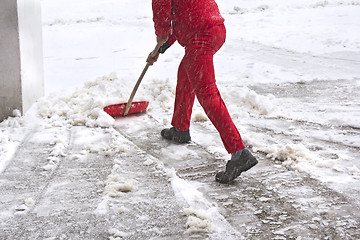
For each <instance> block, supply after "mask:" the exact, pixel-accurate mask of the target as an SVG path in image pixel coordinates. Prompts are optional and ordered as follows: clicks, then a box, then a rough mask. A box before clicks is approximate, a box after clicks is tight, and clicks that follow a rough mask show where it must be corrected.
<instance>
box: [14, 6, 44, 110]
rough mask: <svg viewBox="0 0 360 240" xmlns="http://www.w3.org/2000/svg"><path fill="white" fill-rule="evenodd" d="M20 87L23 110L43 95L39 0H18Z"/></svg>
mask: <svg viewBox="0 0 360 240" xmlns="http://www.w3.org/2000/svg"><path fill="white" fill-rule="evenodd" d="M17 3H18V19H19V39H20V53H21V54H20V60H21V80H22V81H21V87H22V102H23V111H24V112H25V111H26V110H28V109H29V108H30V106H31V105H32V104H33V103H34V102H35V101H36V100H37V99H38V98H40V97H41V96H43V95H44V74H43V46H42V30H41V27H42V25H41V8H40V0H18V1H17Z"/></svg>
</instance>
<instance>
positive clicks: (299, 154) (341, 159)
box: [0, 0, 360, 239]
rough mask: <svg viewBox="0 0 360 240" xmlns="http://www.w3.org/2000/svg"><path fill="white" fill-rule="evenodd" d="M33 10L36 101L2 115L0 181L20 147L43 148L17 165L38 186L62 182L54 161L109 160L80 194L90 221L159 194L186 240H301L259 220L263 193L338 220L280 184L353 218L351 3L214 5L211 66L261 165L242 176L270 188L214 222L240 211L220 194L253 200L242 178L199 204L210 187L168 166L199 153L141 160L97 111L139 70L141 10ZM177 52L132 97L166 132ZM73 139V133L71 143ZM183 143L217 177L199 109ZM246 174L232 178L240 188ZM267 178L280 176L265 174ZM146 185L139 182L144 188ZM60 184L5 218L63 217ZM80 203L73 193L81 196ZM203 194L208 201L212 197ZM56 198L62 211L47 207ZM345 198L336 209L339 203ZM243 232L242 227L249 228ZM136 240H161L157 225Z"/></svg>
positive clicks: (145, 33)
mask: <svg viewBox="0 0 360 240" xmlns="http://www.w3.org/2000/svg"><path fill="white" fill-rule="evenodd" d="M41 3H42V21H43V38H44V67H45V90H46V96H45V97H43V98H42V99H40V100H39V101H38V102H37V103H36V104H34V105H33V106H32V108H31V109H30V110H29V111H28V112H27V113H26V114H25V115H24V116H21V113H20V111H18V110H14V113H13V117H9V118H8V119H6V120H4V121H2V122H1V123H0V175H2V174H5V173H6V171H7V169H8V168H9V166H11V164H12V163H14V162H16V161H17V160H18V159H20V158H21V157H22V155H21V154H20V153H19V152H21V150H23V149H25V146H26V144H27V141H28V140H29V141H32V142H33V143H34V144H43V145H46V149H45V150H44V151H45V152H46V155H47V157H46V158H45V159H41V160H40V158H37V157H35V156H33V155H31V158H30V159H27V162H30V163H36V162H37V161H39V166H40V167H39V168H41V169H42V172H41V175H43V176H53V175H52V174H55V175H56V173H57V172H58V171H63V169H62V168H63V167H64V161H65V160H66V159H69V160H70V163H73V164H75V163H76V164H78V165H79V166H80V165H81V166H82V165H84V164H85V165H86V164H87V163H88V164H90V165H89V166H92V165H94V164H95V163H99V161H104V159H107V160H108V159H111V161H110V162H108V165H106V170H107V172H106V173H102V174H103V175H105V178H104V179H97V180H96V181H95V183H93V182H92V183H91V184H89V185H85V187H86V186H87V187H88V188H92V187H94V188H96V189H92V190H91V191H95V192H97V194H95V195H99V196H100V197H99V199H97V200H96V201H95V200H94V203H92V204H93V205H92V206H94V207H95V209H93V211H92V213H94V214H95V215H97V216H98V217H100V218H106V217H108V216H111V217H112V218H115V219H117V218H119V215H120V216H124V218H125V216H126V217H134V215H136V214H137V213H138V212H136V211H137V210H139V209H141V207H140V206H139V205H141V204H142V205H144V206H147V205H151V204H155V205H156V204H160V203H161V204H162V201H161V200H159V199H158V198H156V196H153V199H151V198H149V199H148V197H147V196H148V195H149V194H150V193H149V191H151V190H153V189H156V190H157V191H158V189H161V188H163V189H162V190H164V191H165V190H166V189H167V188H168V189H170V190H169V191H172V192H173V195H174V196H173V197H172V196H171V195H170V194H168V195H166V197H167V198H166V199H167V200H169V199H170V200H169V201H171V203H172V204H173V205H176V206H178V207H179V212H177V213H178V214H179V215H178V218H177V219H176V221H175V222H178V221H180V222H181V223H180V224H179V225H178V226H181V227H180V230H178V232H177V234H180V235H181V236H185V237H184V238H186V237H189V238H190V237H191V236H195V237H196V236H197V235H198V234H206V236H208V237H210V239H221V236H227V237H228V239H231V237H234V236H237V237H239V238H242V237H243V235H246V234H248V235H246V236H247V237H248V238H251V237H254V236H256V237H259V235H256V234H260V233H259V231H260V230H259V229H261V228H259V226H260V225H261V224H265V225H266V224H270V225H271V226H279V227H277V228H273V230H272V234H274V235H272V236H273V238H274V239H286V237H289V235H288V234H289V232H290V233H293V234H294V235H293V237H294V238H297V239H307V236H303V235H296V234H297V233H299V232H297V230H296V229H297V227H299V226H298V225H296V224H299V225H301V224H300V223H299V222H297V223H294V224H293V225H286V223H287V219H288V218H290V217H289V216H291V213H281V212H280V213H276V211H274V212H273V213H272V214H273V215H271V214H270V215H271V216H266V214H268V209H267V208H266V206H267V205H266V204H272V203H271V202H273V201H275V200H274V199H272V198H270V197H268V196H267V195H266V194H265V193H266V191H278V192H277V196H278V197H279V198H278V199H277V200H278V201H282V200H283V199H284V198H290V199H291V200H289V201H293V202H290V203H286V204H290V205H291V206H292V207H293V208H296V209H302V210H303V211H311V210H309V208H310V206H312V205H314V206H315V205H316V206H317V207H318V208H317V211H324V212H325V213H329V212H333V211H334V212H336V211H335V210H334V209H333V208H332V204H335V203H329V204H328V205H326V204H327V202H326V199H325V198H324V197H323V196H321V197H319V198H316V196H314V195H316V194H317V193H316V192H315V190H313V189H308V186H307V185H306V184H308V182H310V183H309V184H312V183H313V182H312V181H314V180H311V181H310V180H308V179H307V178H306V177H304V179H305V180H304V181H305V182H306V184H305V185H306V186H303V185H304V182H301V181H302V180H298V179H296V178H295V179H294V178H292V177H291V176H293V174H297V173H298V172H300V173H301V174H308V176H311V178H314V179H316V180H317V181H319V182H320V183H321V184H324V185H325V186H326V189H331V191H334V192H331V194H332V195H333V196H334V198H339V199H340V197H338V195H341V196H343V198H345V199H351V201H353V204H354V206H356V207H359V206H360V202H359V200H358V194H359V193H360V189H359V186H360V184H359V181H360V170H359V168H360V165H359V161H357V160H358V158H359V148H360V141H359V127H360V125H359V124H360V113H359V106H360V102H359V98H358V96H357V95H358V94H357V93H358V91H360V78H359V76H360V70H359V69H360V68H359V62H360V51H359V49H360V15H359V14H358V13H359V8H360V1H355V0H327V1H312V0H303V1H294V0H288V1H280V0H268V1H259V0H255V1H245V0H229V1H218V5H219V7H220V10H221V13H222V15H223V16H224V17H225V19H226V22H225V24H226V27H227V40H226V43H225V44H224V46H223V48H222V49H221V50H220V51H219V52H218V53H217V55H216V57H215V70H216V76H217V83H218V87H219V89H220V92H221V94H222V96H223V98H224V101H225V103H226V105H227V107H228V110H229V112H230V114H231V116H232V118H233V120H234V122H235V124H236V126H237V127H238V128H239V131H240V133H241V135H242V137H243V140H244V142H245V143H246V145H247V146H248V147H249V148H251V150H252V151H253V152H254V153H255V154H256V155H257V156H260V158H263V159H260V160H261V161H260V162H261V163H260V164H265V166H268V167H269V166H271V167H269V170H268V171H266V167H265V166H263V167H262V166H259V167H258V169H259V170H256V169H255V170H253V174H255V177H254V178H259V179H262V178H264V179H266V180H264V181H274V182H275V183H274V182H272V184H270V185H268V189H266V191H265V190H264V189H262V190H261V191H265V193H264V195H257V194H254V196H257V201H258V202H260V207H259V206H257V205H252V204H250V203H248V205H247V204H246V201H249V202H251V200H249V199H246V197H245V199H243V200H244V201H245V203H243V205H242V206H240V208H243V209H245V210H244V211H245V212H242V214H243V215H236V214H235V215H234V216H233V215H232V214H231V213H230V214H229V213H226V211H225V210H224V209H226V207H225V206H227V207H229V208H230V209H232V210H233V211H234V212H236V211H238V210H237V207H233V206H234V203H233V202H234V201H236V200H234V199H229V200H228V201H227V198H228V196H243V195H245V196H246V193H252V192H257V191H260V190H259V189H260V187H259V186H256V187H254V186H252V185H246V184H247V183H246V180H243V182H241V184H239V185H236V188H237V189H235V190H234V189H233V186H228V187H229V188H230V189H231V191H230V190H229V191H225V193H223V194H220V195H218V193H211V190H210V189H211V187H210V185H209V183H206V182H199V181H197V180H187V179H183V178H182V177H181V176H180V175H181V174H179V173H178V172H177V169H176V166H177V165H176V163H178V164H179V166H180V165H181V162H182V161H183V160H184V159H186V158H191V159H194V161H197V160H198V159H201V158H202V155H201V154H199V153H198V152H196V151H193V150H192V149H190V148H188V147H186V146H182V145H168V146H167V147H166V148H161V149H159V150H156V151H157V152H156V154H158V155H161V156H168V159H166V160H164V159H158V158H156V154H155V155H151V156H150V155H149V154H148V153H146V151H145V152H144V151H143V150H141V149H139V148H138V147H136V146H135V145H136V144H135V143H133V142H132V141H131V140H129V139H128V138H126V136H123V135H122V134H121V133H119V132H118V131H117V130H116V126H117V124H121V123H119V121H122V120H119V119H114V118H112V117H110V116H109V115H107V114H106V113H105V112H104V111H103V110H102V109H103V107H104V106H106V105H109V104H115V103H121V102H127V100H128V97H129V95H130V93H131V91H132V88H133V86H134V84H135V82H136V80H137V78H138V77H139V75H140V73H141V71H142V70H143V68H144V66H145V59H146V57H147V55H148V53H149V52H150V51H151V50H152V49H153V47H154V46H155V37H154V30H153V23H152V13H151V4H150V2H149V1H144V0H122V1H115V0H106V1H103V0H101V1H100V0H91V1H89V0H77V1H70V0H62V1H59V0H42V2H41ZM182 54H183V49H182V48H181V47H180V46H179V45H178V44H176V45H174V46H172V47H171V48H170V49H169V50H168V51H167V52H166V53H165V54H164V55H161V56H160V58H159V61H158V62H157V63H156V64H155V65H154V66H151V67H150V68H149V70H148V72H147V73H146V75H145V78H144V80H143V82H142V83H141V85H140V88H139V90H138V92H137V94H136V96H135V99H136V100H138V101H141V100H147V101H149V102H150V105H149V108H148V114H149V115H151V116H152V118H154V119H156V121H157V122H158V123H159V124H162V125H164V126H169V125H170V122H171V117H172V109H173V103H174V97H175V86H176V71H177V66H178V64H179V63H180V61H181V57H182ZM138 118H141V117H140V116H139V117H138ZM126 121H132V125H131V129H128V133H134V134H137V136H139V137H141V138H144V139H147V138H148V137H149V136H148V135H147V132H143V129H144V126H141V125H139V122H137V121H136V120H125V119H124V120H123V122H124V123H125V122H126ZM76 127H81V131H80V130H76V129H77V128H76ZM85 127H86V128H85ZM69 132H72V133H69ZM191 137H192V140H193V141H195V142H196V143H198V144H199V145H201V146H202V148H203V149H205V150H206V151H207V152H209V153H211V154H212V155H213V156H216V158H218V159H219V160H220V161H219V164H222V165H221V166H222V167H223V166H224V163H225V161H226V160H227V159H228V158H229V155H228V154H227V152H226V151H225V150H224V148H223V146H222V143H221V140H220V138H219V136H218V134H217V132H216V130H215V129H214V127H213V126H212V124H211V122H210V121H209V120H208V118H207V116H206V115H205V113H204V112H203V110H202V108H201V106H200V105H199V103H198V102H196V103H195V105H194V109H193V115H192V126H191ZM36 146H37V145H36ZM39 151H40V149H39ZM154 151H155V150H154ZM39 154H43V152H42V153H39ZM261 156H262V157H261ZM94 159H96V160H94ZM138 160H140V162H139V165H137V166H136V171H135V170H134V171H133V172H132V171H131V169H132V167H133V166H132V165H131V164H138V163H137V161H138ZM129 161H130V162H129ZM94 162H95V163H94ZM70 163H68V164H70ZM129 164H130V165H129ZM172 164H175V165H172ZM187 167H191V166H187ZM264 169H265V170H264ZM72 171H73V172H72ZM81 171H82V168H79V169H78V168H76V167H74V169H68V171H66V172H68V174H70V175H69V176H73V175H74V176H77V175H78V174H79V175H81V174H82V172H81ZM99 171H100V170H99ZM251 171H252V170H251ZM251 171H249V173H246V175H245V177H244V179H246V176H251V173H252V172H251ZM276 171H279V175H277V174H275V173H274V175H272V174H273V172H276ZM258 172H260V173H258ZM201 174H206V173H203V172H201V173H200V175H201ZM256 174H259V175H256ZM144 176H147V177H149V176H150V179H149V178H147V180H145V181H144ZM301 176H303V175H301ZM159 177H163V178H165V179H166V181H165V182H166V183H167V185H166V186H164V187H162V186H160V185H159V182H161V181H160V180H158V179H157V178H159ZM46 181H50V180H46ZM58 181H59V182H50V183H48V184H47V187H44V189H45V190H43V191H44V192H43V193H42V195H41V196H42V198H41V199H40V198H38V196H37V195H36V194H30V193H31V192H29V193H28V194H23V195H21V201H20V202H16V206H15V207H14V208H12V209H15V210H14V211H15V213H16V214H22V215H26V214H27V213H28V212H31V211H32V212H34V213H36V214H38V215H39V216H50V215H51V214H53V212H54V211H55V212H56V211H60V210H61V209H65V208H66V207H67V205H66V204H65V203H64V202H66V200H68V199H67V198H66V196H67V195H68V194H69V193H70V191H71V190H67V189H68V188H69V187H70V186H72V184H71V181H70V180H66V179H58ZM147 181H149V182H147ZM239 181H241V180H239ZM284 181H285V182H289V186H288V187H289V189H287V188H286V187H284V186H282V185H281V184H283V183H282V182H284ZM291 181H295V182H291ZM6 182H8V179H4V178H1V181H0V184H5V183H6ZM276 182H279V183H278V184H276ZM161 183H162V184H163V182H161ZM157 184H158V185H157ZM242 184H245V186H246V187H245V188H243V187H242V186H241V185H242ZM263 184H266V182H262V185H263ZM291 184H293V185H291ZM301 184H303V185H301ZM76 186H78V185H74V186H73V187H74V188H75V187H76ZM291 187H292V188H291ZM39 188H40V187H39ZM224 188H226V187H224ZM239 189H240V190H239ZM57 191H59V193H61V191H64V192H63V193H64V194H63V195H64V196H63V195H61V194H60V195H61V197H59V196H58V195H56V194H57ZM82 191H83V192H82V193H83V194H84V195H85V190H82ZM237 191H240V193H239V192H237ZM319 191H320V190H319ZM326 191H328V190H326ZM326 191H325V190H324V192H326ZM329 191H330V190H329ZM75 192H76V191H75ZM165 192H166V191H165ZM335 192H336V193H335ZM80 193H81V190H80ZM244 193H245V194H244ZM237 194H239V195H237ZM337 194H338V195H337ZM65 195H66V196H65ZM209 195H210V196H212V197H213V196H215V197H214V198H215V199H217V200H219V201H215V200H214V199H210V197H209ZM303 195H304V198H300V197H301V196H303ZM56 196H58V197H59V198H60V199H59V201H56V202H55V203H53V202H52V201H53V199H52V198H56ZM289 196H290V197H289ZM19 197H20V196H19ZM239 198H240V197H239ZM292 198H294V199H292ZM343 198H342V200H339V202H338V204H340V203H341V202H342V201H343V202H344V201H345V200H344V199H343ZM9 199H10V198H9ZM81 199H82V200H83V198H80V200H81ZM76 200H79V199H76ZM9 201H10V200H9ZM72 201H74V200H72ZM4 202H5V201H4ZM70 202H71V201H70ZM95 202H96V203H95ZM1 203H2V202H1ZM174 203H176V204H174ZM14 204H15V203H14ZM69 204H70V203H69ZM286 204H285V206H287V205H286ZM321 204H325V206H324V207H322V205H321ZM276 205H282V203H279V204H276ZM4 206H5V205H4ZM73 206H75V207H74V208H76V207H77V205H76V204H74V205H73ZM151 206H152V205H151ZM161 206H162V205H161ZM319 206H320V207H319ZM238 207H239V206H238ZM4 208H5V207H1V211H2V214H3V217H1V218H2V219H3V218H4V219H5V218H6V216H11V214H12V213H11V211H10V210H9V209H7V210H3V209H4ZM164 208H166V207H164ZM139 211H140V210H139ZM339 211H340V210H339ZM307 213H309V212H307ZM112 214H115V215H112ZM139 214H140V215H139V216H138V217H139V219H137V221H139V222H142V221H144V222H146V221H148V220H147V219H148V218H151V216H150V215H147V214H146V213H144V211H140V213H139ZM310 215H311V214H309V216H310ZM114 216H115V217H114ZM257 216H262V218H259V219H260V221H257V220H254V219H256V217H257ZM182 217H184V219H182ZM322 217H323V216H322V215H321V214H320V215H311V218H308V219H307V220H303V221H307V223H306V224H310V225H309V229H312V230H316V229H317V228H318V226H319V225H322V226H324V225H325V224H324V223H327V224H328V222H330V221H329V219H322ZM252 220H253V225H250V226H249V224H250V223H249V222H250V221H252ZM350 220H351V219H350ZM350 220H349V221H350ZM153 221H154V222H156V221H157V220H156V219H154V220H153ZM159 221H160V220H159ZM344 221H345V220H344ZM344 221H342V222H338V224H341V223H344ZM240 223H242V224H240ZM133 224H135V223H133ZM304 224H305V222H304ZM306 224H305V225H306ZM311 224H312V225H311ZM354 224H355V225H356V224H357V222H355V223H354ZM349 226H352V225H351V224H350V225H349ZM239 228H241V229H239ZM102 230H103V231H105V232H106V234H108V236H107V237H108V238H110V239H122V238H127V237H128V236H133V234H135V233H134V232H132V231H133V230H131V228H127V227H125V226H124V225H122V224H120V223H118V224H115V223H114V225H112V226H111V227H109V228H108V229H102ZM144 231H151V232H152V234H156V233H157V234H160V233H161V232H162V230H161V229H160V228H156V227H153V228H151V229H150V230H149V229H147V230H144ZM299 231H300V230H299ZM304 232H306V231H304ZM304 232H301V231H300V233H301V234H304ZM147 233H149V232H147ZM300 233H299V234H300ZM64 234H65V233H64ZM138 234H139V233H138ZM251 234H255V235H251ZM65 236H66V235H65ZM181 236H179V237H181ZM200 236H203V235H200ZM260 236H261V235H260ZM256 237H255V238H256ZM267 237H269V236H266V237H264V238H267ZM337 237H338V236H337ZM181 238H182V237H181ZM234 239H237V238H234ZM269 239H270V238H269Z"/></svg>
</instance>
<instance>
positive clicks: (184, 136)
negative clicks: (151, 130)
mask: <svg viewBox="0 0 360 240" xmlns="http://www.w3.org/2000/svg"><path fill="white" fill-rule="evenodd" d="M161 136H162V137H163V138H165V139H169V140H172V141H174V142H177V143H188V142H190V140H191V138H190V131H189V129H188V130H186V131H180V130H177V129H176V128H174V127H172V128H165V129H163V130H162V131H161Z"/></svg>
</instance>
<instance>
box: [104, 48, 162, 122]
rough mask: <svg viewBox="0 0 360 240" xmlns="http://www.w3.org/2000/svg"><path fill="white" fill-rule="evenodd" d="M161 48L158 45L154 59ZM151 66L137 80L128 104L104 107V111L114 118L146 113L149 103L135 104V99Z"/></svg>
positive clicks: (153, 55) (152, 53) (153, 53)
mask: <svg viewBox="0 0 360 240" xmlns="http://www.w3.org/2000/svg"><path fill="white" fill-rule="evenodd" d="M160 47H161V44H159V43H158V44H157V45H156V47H155V49H154V51H152V52H151V57H152V58H154V57H155V56H156V54H157V53H158V51H159V48H160ZM149 66H150V64H149V63H146V66H145V68H144V70H143V71H142V73H141V75H140V77H139V79H138V80H137V82H136V84H135V86H134V89H133V91H132V93H131V95H130V98H129V100H128V102H127V103H119V104H113V105H109V106H106V107H104V111H105V112H106V113H107V114H109V115H110V116H112V117H114V116H126V115H128V114H132V113H140V112H145V111H146V109H147V107H148V105H149V102H148V101H140V102H133V99H134V96H135V93H136V91H137V89H138V88H139V85H140V83H141V81H142V79H143V78H144V76H145V73H146V71H147V70H148V68H149Z"/></svg>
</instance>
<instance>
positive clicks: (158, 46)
mask: <svg viewBox="0 0 360 240" xmlns="http://www.w3.org/2000/svg"><path fill="white" fill-rule="evenodd" d="M160 47H161V44H159V43H158V44H157V45H156V47H155V49H154V51H152V52H151V57H152V58H154V57H155V56H156V54H157V53H158V51H159V48H160ZM149 66H150V64H149V63H146V65H145V68H144V70H143V71H142V73H141V74H140V77H139V79H138V80H137V82H136V84H135V86H134V89H133V91H132V93H131V95H130V98H129V100H128V102H127V104H126V107H125V112H124V116H126V115H127V114H128V113H129V110H130V107H131V103H132V101H133V99H134V96H135V93H136V91H137V89H138V88H139V86H140V83H141V81H142V79H143V78H144V76H145V73H146V71H147V70H148V68H149Z"/></svg>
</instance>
